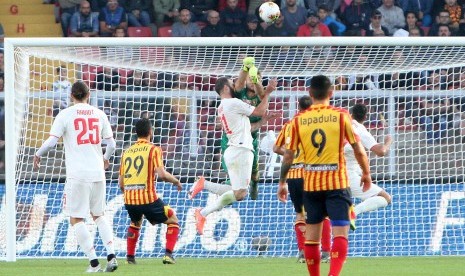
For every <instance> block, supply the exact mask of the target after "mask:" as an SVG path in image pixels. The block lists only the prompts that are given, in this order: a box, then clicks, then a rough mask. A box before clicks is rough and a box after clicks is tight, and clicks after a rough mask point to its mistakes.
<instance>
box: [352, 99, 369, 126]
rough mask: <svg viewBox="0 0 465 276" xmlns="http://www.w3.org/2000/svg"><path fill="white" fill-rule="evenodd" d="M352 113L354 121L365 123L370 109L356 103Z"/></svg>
mask: <svg viewBox="0 0 465 276" xmlns="http://www.w3.org/2000/svg"><path fill="white" fill-rule="evenodd" d="M350 113H351V114H352V119H354V120H356V121H357V122H363V121H365V118H366V116H367V114H368V108H367V106H366V105H365V104H363V103H356V104H354V106H352V108H351V109H350Z"/></svg>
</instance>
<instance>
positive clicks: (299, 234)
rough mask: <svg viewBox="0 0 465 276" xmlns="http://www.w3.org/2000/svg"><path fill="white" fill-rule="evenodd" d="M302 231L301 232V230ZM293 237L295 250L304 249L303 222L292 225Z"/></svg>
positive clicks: (299, 221)
mask: <svg viewBox="0 0 465 276" xmlns="http://www.w3.org/2000/svg"><path fill="white" fill-rule="evenodd" d="M302 229H303V230H302ZM294 230H295V237H296V239H297V248H299V251H300V250H303V249H304V243H305V221H303V220H298V221H296V222H295V223H294Z"/></svg>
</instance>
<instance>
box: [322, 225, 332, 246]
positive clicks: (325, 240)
mask: <svg viewBox="0 0 465 276" xmlns="http://www.w3.org/2000/svg"><path fill="white" fill-rule="evenodd" d="M321 250H322V251H325V252H329V251H330V250H331V221H330V220H329V218H325V219H324V220H323V231H322V233H321Z"/></svg>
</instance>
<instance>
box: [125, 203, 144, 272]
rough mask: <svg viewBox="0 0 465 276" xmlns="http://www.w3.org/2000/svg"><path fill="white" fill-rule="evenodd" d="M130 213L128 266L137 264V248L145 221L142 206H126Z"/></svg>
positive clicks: (127, 243)
mask: <svg viewBox="0 0 465 276" xmlns="http://www.w3.org/2000/svg"><path fill="white" fill-rule="evenodd" d="M124 206H125V208H126V210H127V211H128V215H129V218H130V220H131V224H130V225H129V227H128V231H127V234H126V261H127V263H128V264H136V246H137V243H138V241H139V236H140V228H141V226H142V221H143V217H142V216H143V215H142V214H143V210H142V208H143V207H142V205H127V204H126V205H124Z"/></svg>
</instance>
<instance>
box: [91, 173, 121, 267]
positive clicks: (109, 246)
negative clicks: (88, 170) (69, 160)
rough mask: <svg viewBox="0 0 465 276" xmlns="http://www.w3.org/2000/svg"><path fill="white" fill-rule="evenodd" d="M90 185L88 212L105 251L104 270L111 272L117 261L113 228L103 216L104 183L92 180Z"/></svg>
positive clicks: (116, 265)
mask: <svg viewBox="0 0 465 276" xmlns="http://www.w3.org/2000/svg"><path fill="white" fill-rule="evenodd" d="M91 185H92V186H91V188H92V190H91V194H90V213H91V214H92V216H93V219H94V222H95V224H96V225H97V229H98V232H99V235H100V238H101V239H102V242H103V245H104V246H105V249H106V251H107V261H108V263H107V267H106V270H105V271H106V272H113V271H115V270H116V269H117V268H118V262H117V261H116V255H115V248H114V243H113V229H112V227H111V226H110V224H109V223H108V221H107V220H106V218H105V216H104V214H105V191H106V185H105V182H104V181H99V182H93V183H92V184H91Z"/></svg>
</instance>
